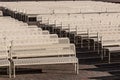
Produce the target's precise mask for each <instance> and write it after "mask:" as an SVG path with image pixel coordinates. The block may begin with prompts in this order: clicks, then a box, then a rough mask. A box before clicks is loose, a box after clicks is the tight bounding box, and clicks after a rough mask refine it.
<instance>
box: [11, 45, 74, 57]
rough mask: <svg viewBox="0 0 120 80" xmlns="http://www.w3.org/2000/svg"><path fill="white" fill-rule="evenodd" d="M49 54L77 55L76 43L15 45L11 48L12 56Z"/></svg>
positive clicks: (42, 55) (44, 55)
mask: <svg viewBox="0 0 120 80" xmlns="http://www.w3.org/2000/svg"><path fill="white" fill-rule="evenodd" d="M48 56H76V52H75V46H74V44H56V45H48V44H47V45H31V46H28V45H27V46H14V45H13V47H12V48H11V58H13V57H17V58H26V57H27V58H30V57H32V58H34V57H48Z"/></svg>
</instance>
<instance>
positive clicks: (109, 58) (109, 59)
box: [108, 52, 111, 63]
mask: <svg viewBox="0 0 120 80" xmlns="http://www.w3.org/2000/svg"><path fill="white" fill-rule="evenodd" d="M110 61H111V53H110V52H109V53H108V63H110Z"/></svg>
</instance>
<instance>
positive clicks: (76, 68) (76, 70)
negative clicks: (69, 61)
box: [75, 63, 79, 74]
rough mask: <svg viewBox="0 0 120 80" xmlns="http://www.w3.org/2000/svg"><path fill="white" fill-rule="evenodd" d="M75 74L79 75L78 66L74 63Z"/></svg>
mask: <svg viewBox="0 0 120 80" xmlns="http://www.w3.org/2000/svg"><path fill="white" fill-rule="evenodd" d="M75 73H76V74H78V73H79V64H78V63H75Z"/></svg>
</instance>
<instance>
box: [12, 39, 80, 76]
mask: <svg viewBox="0 0 120 80" xmlns="http://www.w3.org/2000/svg"><path fill="white" fill-rule="evenodd" d="M14 43H15V41H13V43H12V46H11V50H10V53H11V61H12V62H13V74H14V77H15V67H16V66H23V65H44V64H70V63H71V64H75V72H76V73H77V74H78V69H79V66H78V59H77V57H76V51H75V46H74V44H54V45H53V44H51V45H50V44H45V45H19V44H18V45H17V44H14Z"/></svg>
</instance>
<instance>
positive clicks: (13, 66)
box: [13, 64, 15, 78]
mask: <svg viewBox="0 0 120 80" xmlns="http://www.w3.org/2000/svg"><path fill="white" fill-rule="evenodd" d="M13 77H14V78H15V65H14V64H13Z"/></svg>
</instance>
